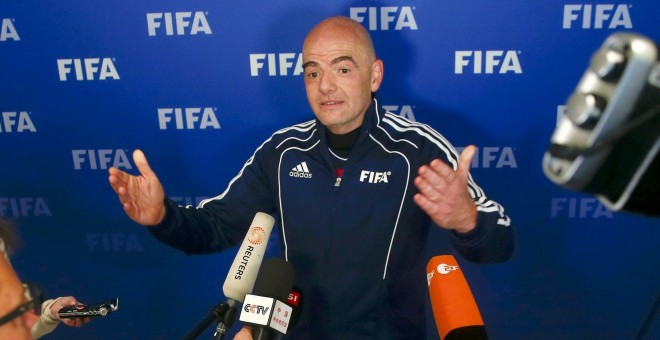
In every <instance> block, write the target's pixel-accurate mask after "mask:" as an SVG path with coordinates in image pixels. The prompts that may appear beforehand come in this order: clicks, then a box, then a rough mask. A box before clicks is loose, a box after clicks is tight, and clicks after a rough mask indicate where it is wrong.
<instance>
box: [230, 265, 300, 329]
mask: <svg viewBox="0 0 660 340" xmlns="http://www.w3.org/2000/svg"><path fill="white" fill-rule="evenodd" d="M293 275H294V273H293V267H292V266H291V264H290V263H289V262H287V261H285V260H283V259H279V258H269V259H267V260H265V261H264V262H263V263H262V264H261V269H260V270H259V273H258V274H257V281H256V282H255V283H254V294H247V295H245V300H244V301H243V309H242V310H241V316H240V318H239V320H240V321H242V322H244V323H247V324H250V325H252V338H253V339H254V340H266V339H272V338H274V337H277V336H279V335H280V334H286V331H287V329H288V327H289V323H290V322H291V314H292V313H293V308H292V307H291V306H289V305H288V304H287V303H286V301H287V300H288V298H289V293H291V289H292V287H293Z"/></svg>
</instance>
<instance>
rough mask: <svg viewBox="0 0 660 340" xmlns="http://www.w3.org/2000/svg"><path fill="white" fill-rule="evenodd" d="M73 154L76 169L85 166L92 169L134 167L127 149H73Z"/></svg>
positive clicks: (128, 168)
mask: <svg viewBox="0 0 660 340" xmlns="http://www.w3.org/2000/svg"><path fill="white" fill-rule="evenodd" d="M71 156H72V158H73V168H74V169H76V170H82V169H83V166H84V167H85V169H90V170H98V169H103V170H105V169H108V168H110V167H111V166H113V167H115V168H118V169H122V168H123V169H127V170H130V169H132V167H131V163H130V162H129V161H128V156H126V151H125V150H122V149H117V150H112V149H99V150H94V149H90V150H84V149H83V150H71Z"/></svg>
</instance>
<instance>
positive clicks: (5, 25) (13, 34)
mask: <svg viewBox="0 0 660 340" xmlns="http://www.w3.org/2000/svg"><path fill="white" fill-rule="evenodd" d="M13 21H14V19H9V18H3V19H2V24H0V41H7V40H8V39H12V40H15V41H19V40H21V38H20V37H19V36H18V32H17V31H16V27H14V23H13Z"/></svg>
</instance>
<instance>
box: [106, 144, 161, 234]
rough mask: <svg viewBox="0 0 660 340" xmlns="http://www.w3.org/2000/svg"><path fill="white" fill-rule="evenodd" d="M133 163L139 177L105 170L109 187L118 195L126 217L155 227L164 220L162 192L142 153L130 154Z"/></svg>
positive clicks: (117, 170)
mask: <svg viewBox="0 0 660 340" xmlns="http://www.w3.org/2000/svg"><path fill="white" fill-rule="evenodd" d="M133 162H134V163H135V165H136V166H137V168H138V170H139V171H140V175H139V176H133V175H131V174H129V173H126V172H124V171H122V170H119V169H117V168H115V167H111V168H110V169H109V170H108V173H109V177H108V180H109V181H110V186H111V187H112V189H113V190H114V191H115V192H116V193H117V196H119V201H120V202H121V203H122V205H123V206H124V211H126V214H127V215H128V217H130V218H131V219H132V220H133V221H135V222H137V223H139V224H142V225H146V226H150V225H156V224H158V223H160V222H161V221H162V220H163V218H164V217H165V202H164V200H165V190H164V189H163V186H162V184H160V181H159V180H158V177H156V174H155V173H154V172H153V171H152V170H151V167H149V163H147V158H146V157H145V156H144V153H142V151H140V150H135V151H134V152H133Z"/></svg>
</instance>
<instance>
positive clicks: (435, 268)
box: [426, 255, 486, 339]
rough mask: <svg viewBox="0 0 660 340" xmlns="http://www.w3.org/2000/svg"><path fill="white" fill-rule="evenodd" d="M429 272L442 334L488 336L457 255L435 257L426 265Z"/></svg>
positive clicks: (438, 326)
mask: <svg viewBox="0 0 660 340" xmlns="http://www.w3.org/2000/svg"><path fill="white" fill-rule="evenodd" d="M426 273H427V275H426V277H427V280H428V285H429V294H430V297H431V306H432V308H433V317H434V318H435V324H436V326H437V328H438V333H439V334H440V337H441V338H442V339H452V338H453V339H485V338H486V334H485V327H484V322H483V319H482V318H481V313H480V312H479V308H478V307H477V302H476V301H475V300H474V296H473V295H472V291H471V290H470V286H469V285H468V283H467V281H466V280H465V276H464V275H463V272H462V271H461V269H460V268H459V266H458V263H457V262H456V259H455V258H454V256H452V255H440V256H435V257H433V258H432V259H431V260H430V261H429V263H428V264H427V266H426ZM461 335H462V336H461Z"/></svg>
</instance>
